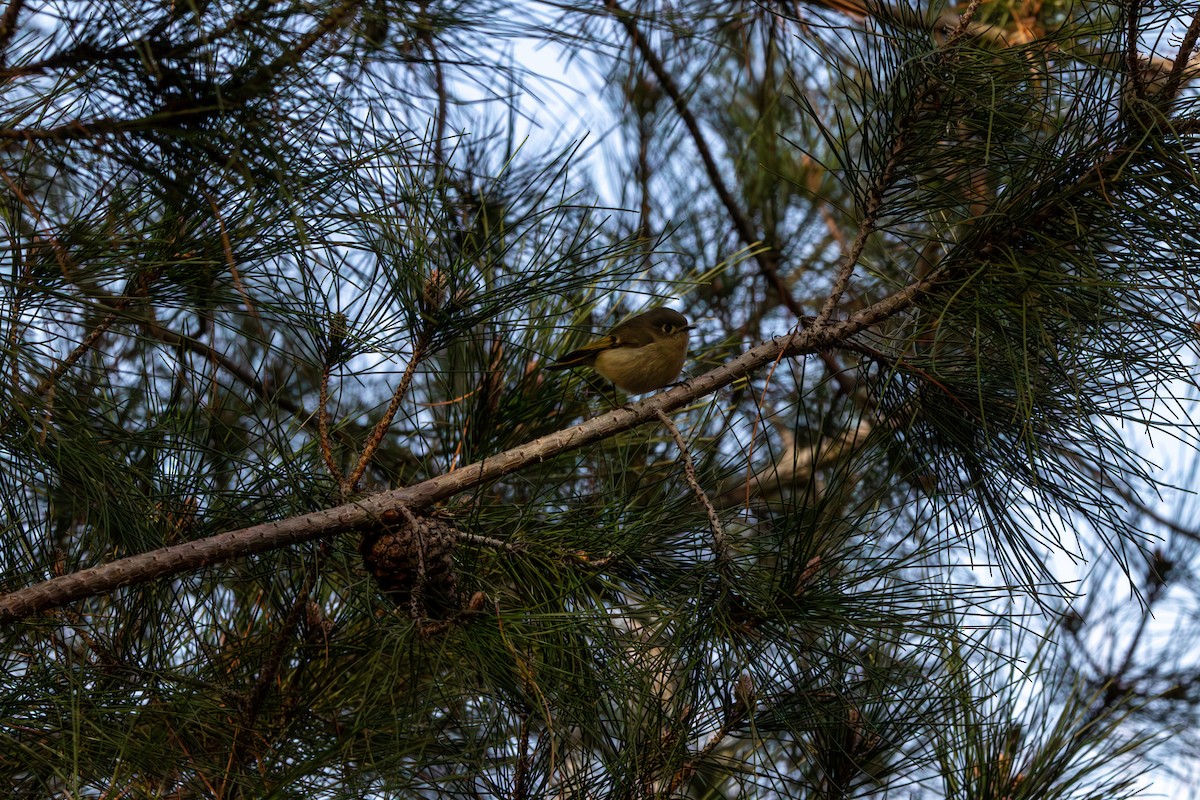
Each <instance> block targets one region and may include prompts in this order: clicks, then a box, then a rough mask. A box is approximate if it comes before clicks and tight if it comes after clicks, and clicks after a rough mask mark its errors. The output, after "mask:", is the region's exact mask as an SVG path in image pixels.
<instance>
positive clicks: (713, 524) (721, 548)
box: [654, 408, 729, 564]
mask: <svg viewBox="0 0 1200 800" xmlns="http://www.w3.org/2000/svg"><path fill="white" fill-rule="evenodd" d="M654 413H655V416H657V417H658V421H659V422H661V423H662V424H663V427H665V428H666V429H667V430H668V431H670V433H671V438H672V439H674V440H675V445H676V446H677V447H678V448H679V457H680V458H682V459H683V477H684V479H685V480H686V481H687V483H688V486H690V487H691V489H692V494H694V495H695V496H696V500H697V501H699V503H700V505H702V506H704V511H705V513H707V514H708V526H709V527H710V528H712V535H713V552H714V553H716V554H717V563H718V564H726V563H728V562H729V542H728V541H727V540H726V538H725V527H724V526H723V525H721V517H720V515H718V514H717V509H715V508H713V504H712V501H711V500H709V499H708V495H706V494H705V493H704V489H703V488H702V487H701V486H700V480H699V478H697V477H696V464H695V462H693V461H692V454H691V452H690V451H689V450H688V446H687V441H686V440H685V439H684V438H683V434H682V433H680V432H679V428H678V427H677V426H676V425H675V422H674V421H673V420H672V419H671V418H670V417H668V416H667V414H666V412H664V411H663V410H662V409H661V408H656V409H654Z"/></svg>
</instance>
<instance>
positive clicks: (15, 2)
mask: <svg viewBox="0 0 1200 800" xmlns="http://www.w3.org/2000/svg"><path fill="white" fill-rule="evenodd" d="M24 7H25V0H9V3H8V7H7V8H5V9H4V15H3V16H0V53H3V52H4V51H5V50H7V49H8V43H9V42H11V41H12V37H13V34H14V33H16V32H17V16H18V15H19V14H20V13H21V9H23V8H24ZM3 61H4V58H3V56H0V63H3Z"/></svg>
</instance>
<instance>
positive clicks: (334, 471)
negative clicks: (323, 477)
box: [317, 360, 346, 486]
mask: <svg viewBox="0 0 1200 800" xmlns="http://www.w3.org/2000/svg"><path fill="white" fill-rule="evenodd" d="M331 369H332V365H331V364H330V363H329V362H328V360H326V363H325V364H323V365H321V389H320V392H319V395H318V399H317V403H318V405H317V441H318V442H319V444H320V447H321V460H322V461H324V462H325V469H327V470H329V475H330V476H331V477H332V478H333V479H334V480H335V481H337V482H338V485H339V486H345V485H346V479H345V476H344V475H342V470H341V469H340V468H339V467H338V464H337V459H335V458H334V457H333V444H332V442H331V441H330V439H329V373H330V371H331Z"/></svg>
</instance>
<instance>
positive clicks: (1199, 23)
mask: <svg viewBox="0 0 1200 800" xmlns="http://www.w3.org/2000/svg"><path fill="white" fill-rule="evenodd" d="M1197 38H1200V13H1197V14H1196V15H1195V16H1193V17H1192V22H1191V24H1190V25H1188V29H1187V33H1185V34H1184V35H1183V40H1182V41H1180V42H1179V50H1178V51H1177V52H1176V54H1175V62H1174V63H1173V64H1171V72H1170V73H1169V74H1168V75H1167V82H1166V85H1165V86H1164V87H1163V90H1162V97H1163V99H1164V100H1166V101H1169V100H1174V99H1175V95H1176V94H1178V93H1179V87H1180V86H1181V85H1182V84H1183V70H1184V68H1185V67H1187V66H1188V64H1189V63H1190V62H1191V58H1192V53H1193V52H1194V51H1195V49H1196V39H1197Z"/></svg>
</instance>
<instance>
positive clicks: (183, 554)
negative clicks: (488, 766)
mask: <svg viewBox="0 0 1200 800" xmlns="http://www.w3.org/2000/svg"><path fill="white" fill-rule="evenodd" d="M941 277H943V275H942V274H941V273H934V274H933V275H930V276H929V277H928V278H926V279H924V280H921V281H918V282H916V283H912V284H909V285H908V286H906V287H904V288H903V289H901V290H900V291H898V292H896V293H895V294H893V295H891V296H890V297H887V298H885V299H884V300H881V301H880V302H878V303H875V304H874V305H871V306H868V307H867V308H864V309H862V310H861V311H858V312H856V313H854V314H851V315H850V316H849V317H848V318H847V319H845V320H844V321H841V322H837V323H831V324H829V325H827V326H825V327H822V328H820V329H819V330H818V329H803V330H797V331H793V332H792V333H790V334H786V335H783V336H776V337H775V338H773V339H771V340H769V341H767V342H764V343H763V344H760V345H759V346H757V347H754V348H752V349H750V350H748V351H746V352H745V353H743V354H742V355H741V356H739V357H737V358H735V359H733V360H731V361H728V362H726V363H725V364H723V365H721V366H720V367H717V368H716V369H713V370H711V371H709V372H707V373H705V374H704V375H701V376H700V377H698V378H695V379H694V380H692V381H689V382H687V383H685V384H684V385H682V386H677V387H675V388H673V389H670V390H668V391H666V392H663V393H662V394H658V395H655V396H653V397H650V398H647V399H645V400H642V401H640V402H637V403H632V404H630V405H627V406H624V407H622V408H618V409H616V410H614V411H610V412H608V413H607V414H603V415H601V416H598V417H594V418H592V419H590V420H587V421H586V422H583V423H581V424H579V425H575V426H573V427H571V428H566V429H564V430H560V431H557V432H556V433H552V434H549V435H547V436H543V437H541V438H539V439H535V440H533V441H531V442H528V443H527V444H524V445H521V446H519V447H515V448H513V449H511V450H508V451H505V452H503V453H500V454H498V455H496V456H492V457H490V458H486V459H484V460H483V461H479V462H477V463H475V464H471V465H469V466H466V467H462V468H460V469H457V470H455V471H453V472H450V473H447V474H444V475H439V476H437V477H435V478H430V479H429V480H426V481H422V482H421V483H418V484H415V485H413V486H409V487H404V488H400V489H393V490H391V491H387V492H381V493H379V494H374V495H370V496H368V497H364V498H362V499H361V500H357V501H355V502H352V503H347V504H345V505H341V506H337V507H336V508H331V509H326V510H322V511H317V512H314V513H311V514H304V515H301V516H298V517H292V518H290V519H286V520H281V521H278V522H269V523H264V524H262V525H255V526H252V527H250V528H243V529H241V530H236V531H229V532H226V533H222V534H218V535H217V536H213V537H210V538H208V539H202V540H199V541H194V542H185V543H183V544H179V545H173V546H171V547H164V548H161V549H159V550H154V551H152V552H149V553H142V554H140V555H136V556H130V557H128V558H123V559H120V560H118V561H114V562H112V563H110V564H105V565H101V566H98V567H92V568H90V569H85V570H81V571H79V572H76V573H73V574H71V575H64V576H62V577H60V578H54V579H51V580H48V581H44V582H42V583H40V584H37V585H35V586H31V587H28V588H26V589H20V590H17V591H15V592H11V593H9V594H6V595H0V623H4V622H10V621H12V620H15V619H20V618H22V617H27V616H29V615H31V614H35V613H37V612H39V611H44V610H46V609H49V608H54V607H57V606H61V605H64V604H66V603H70V602H72V601H75V600H81V599H83V598H86V597H94V596H96V595H99V594H103V593H105V592H109V591H112V590H113V589H117V588H119V587H121V586H127V585H130V584H136V583H144V582H146V581H150V580H154V579H156V578H162V577H166V576H168V575H176V574H179V573H183V572H191V571H193V570H196V569H200V568H203V567H206V566H212V565H214V564H218V563H221V562H222V561H226V560H229V559H231V558H238V557H242V556H248V555H253V554H255V553H263V552H267V551H269V550H274V549H276V548H280V547H285V546H287V545H290V544H298V543H300V542H306V541H310V540H312V539H319V538H324V537H327V536H334V535H337V534H342V533H348V532H350V531H354V530H358V529H361V528H364V527H368V526H375V525H379V524H385V525H390V524H398V523H400V522H403V521H404V519H405V516H404V514H403V513H401V512H400V511H399V510H398V509H400V508H401V507H406V508H408V509H413V510H416V509H421V508H424V507H426V506H428V505H430V504H432V503H435V502H437V501H439V500H443V499H445V498H448V497H451V496H453V495H455V494H458V493H459V492H462V491H465V490H467V489H472V488H475V487H477V486H480V485H483V484H485V483H488V482H490V481H493V480H496V479H497V478H501V477H504V476H505V475H509V474H511V473H513V472H516V471H518V470H520V469H522V468H523V467H525V466H528V465H530V464H537V463H540V462H542V461H545V460H546V459H547V458H552V457H554V456H556V455H559V454H561V453H565V452H569V451H571V450H577V449H579V448H581V447H584V446H585V445H588V444H591V443H593V442H597V441H600V440H602V439H605V438H607V437H610V436H613V435H614V434H617V433H620V432H622V431H626V430H630V429H631V428H635V427H637V426H639V425H642V424H645V423H647V422H651V421H659V417H658V414H659V413H660V412H665V411H670V410H672V409H676V408H680V407H682V406H684V405H687V404H689V403H692V402H694V401H696V400H697V399H699V398H701V397H704V396H706V395H709V394H712V393H713V392H715V391H717V390H718V389H720V388H721V387H723V386H728V385H729V384H730V383H732V382H733V381H735V380H737V379H738V378H740V377H743V376H745V375H748V374H750V373H751V372H753V371H755V370H757V369H759V368H760V367H763V366H765V365H767V364H771V363H774V362H775V361H776V360H778V359H780V358H785V357H794V356H798V355H802V354H806V353H812V352H817V351H820V350H824V349H827V348H830V347H833V346H834V345H835V344H836V343H837V342H839V341H841V340H843V339H847V338H850V337H852V336H854V335H856V334H858V333H860V332H862V331H864V330H866V329H867V328H869V327H871V326H872V325H875V324H878V323H879V322H881V321H882V320H885V319H887V318H889V317H891V316H893V315H895V314H897V313H899V312H901V311H903V310H904V309H906V308H909V307H910V306H912V305H913V303H915V302H916V301H917V300H918V299H919V298H920V297H921V296H922V295H923V294H924V293H926V292H928V291H929V290H930V289H931V288H933V287H934V286H935V285H936V282H937V279H940V278H941Z"/></svg>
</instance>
